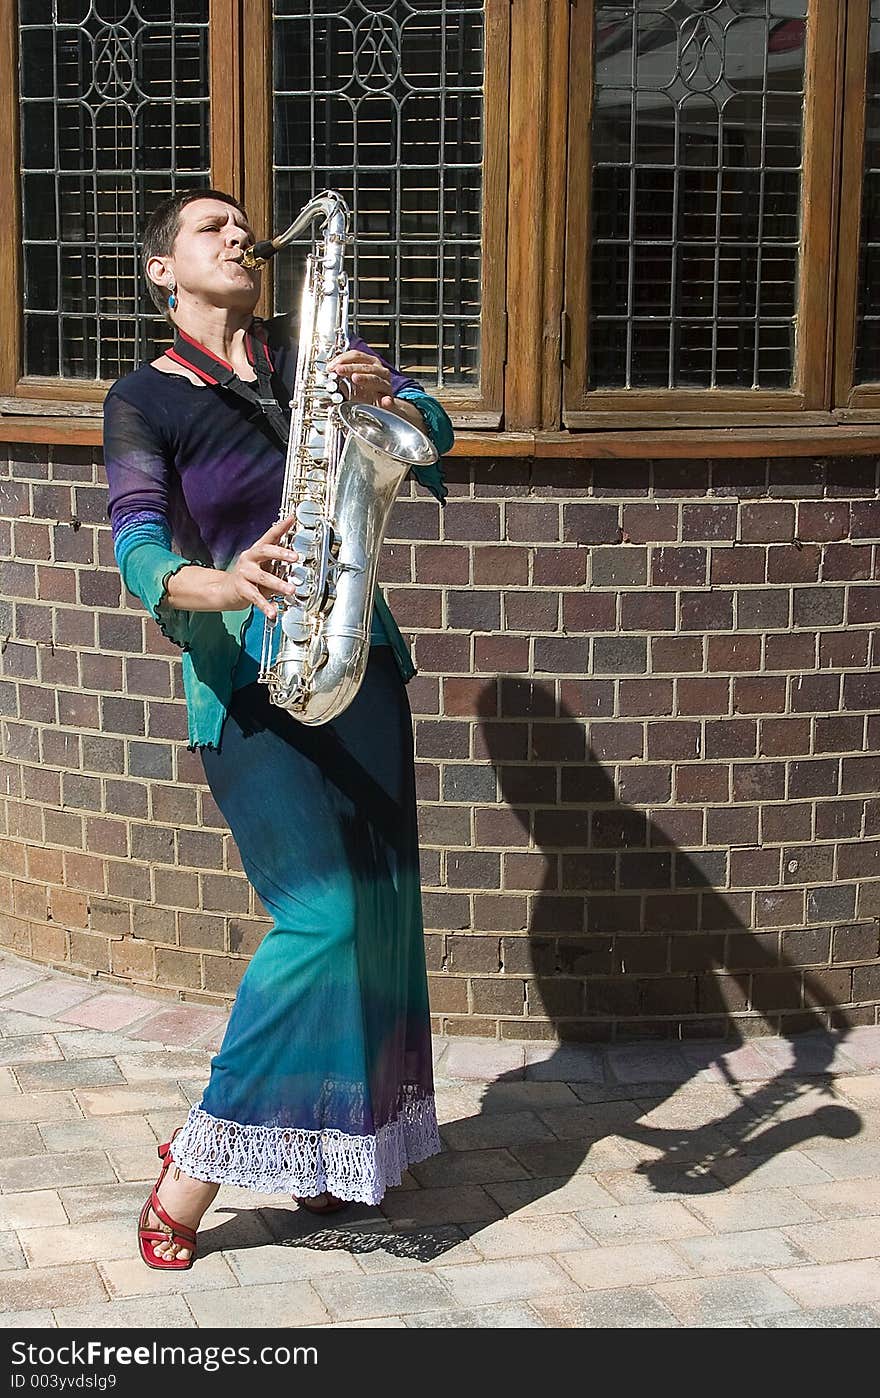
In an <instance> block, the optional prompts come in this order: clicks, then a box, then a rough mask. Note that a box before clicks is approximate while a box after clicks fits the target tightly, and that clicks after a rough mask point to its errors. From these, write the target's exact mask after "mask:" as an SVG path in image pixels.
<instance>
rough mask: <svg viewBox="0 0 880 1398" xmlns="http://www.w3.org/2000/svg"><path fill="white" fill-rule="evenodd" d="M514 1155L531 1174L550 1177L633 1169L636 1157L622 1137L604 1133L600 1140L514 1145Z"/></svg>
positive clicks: (512, 1153)
mask: <svg viewBox="0 0 880 1398" xmlns="http://www.w3.org/2000/svg"><path fill="white" fill-rule="evenodd" d="M510 1153H511V1155H513V1156H515V1158H516V1159H517V1160H519V1161H520V1163H521V1164H522V1165H523V1167H524V1168H525V1169H526V1170H527V1171H528V1173H529V1174H530V1175H533V1176H535V1177H537V1178H539V1179H540V1178H546V1177H548V1176H550V1175H595V1174H598V1173H599V1172H600V1171H602V1170H625V1169H631V1168H632V1165H633V1157H632V1154H631V1152H630V1151H629V1150H628V1149H627V1145H626V1143H625V1142H624V1141H623V1140H622V1138H621V1137H619V1136H604V1137H602V1138H601V1139H599V1140H596V1141H589V1142H582V1143H580V1144H578V1143H576V1142H574V1141H547V1142H543V1141H536V1142H534V1143H533V1144H526V1145H519V1146H513V1147H512V1149H511V1152H510Z"/></svg>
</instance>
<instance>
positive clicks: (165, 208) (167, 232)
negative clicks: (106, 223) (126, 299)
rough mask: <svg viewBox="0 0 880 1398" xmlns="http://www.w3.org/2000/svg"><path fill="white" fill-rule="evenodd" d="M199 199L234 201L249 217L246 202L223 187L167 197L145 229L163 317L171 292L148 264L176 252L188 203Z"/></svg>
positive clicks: (153, 288) (145, 255)
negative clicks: (152, 258)
mask: <svg viewBox="0 0 880 1398" xmlns="http://www.w3.org/2000/svg"><path fill="white" fill-rule="evenodd" d="M197 199H219V201H220V203H221V204H231V205H232V207H233V208H234V209H238V212H239V213H240V214H244V216H245V218H247V209H246V208H245V207H244V205H243V204H240V203H239V201H238V200H237V199H235V198H234V197H233V196H232V195H231V194H224V192H223V190H222V189H188V190H187V191H186V193H185V194H173V195H172V196H171V198H170V199H165V200H164V201H163V202H162V203H161V204H160V205H159V207H158V208H157V209H154V211H153V213H152V214H151V215H150V217H149V218H148V220H147V226H146V228H145V229H144V242H143V248H142V250H141V262H142V265H143V269H144V276H145V277H146V279H147V288H148V290H149V293H150V296H151V298H152V301H153V304H154V305H155V306H156V307H157V308H158V309H159V310H160V311H161V312H162V314H163V316H167V315H168V297H169V294H170V293H169V292H168V289H167V288H166V287H164V286H160V285H159V284H158V283H157V282H154V281H153V279H152V277H150V276H148V275H147V263H148V262H149V260H150V258H151V257H166V256H167V255H168V254H169V253H171V252H173V251H174V240H175V238H176V237H177V235H178V233H179V232H180V214H181V210H183V209H185V208H186V206H187V204H194V203H195V201H196V200H197Z"/></svg>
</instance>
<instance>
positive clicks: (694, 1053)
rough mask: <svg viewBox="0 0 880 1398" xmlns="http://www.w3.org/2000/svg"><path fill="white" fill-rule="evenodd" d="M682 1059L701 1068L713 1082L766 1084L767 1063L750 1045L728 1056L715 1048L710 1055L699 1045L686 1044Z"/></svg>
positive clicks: (734, 1050)
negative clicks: (764, 1082)
mask: <svg viewBox="0 0 880 1398" xmlns="http://www.w3.org/2000/svg"><path fill="white" fill-rule="evenodd" d="M681 1053H682V1055H683V1057H684V1058H685V1059H686V1060H687V1061H688V1062H689V1063H691V1064H692V1065H693V1067H694V1068H699V1071H700V1076H701V1077H703V1078H706V1079H708V1080H709V1081H714V1082H723V1083H730V1082H731V1080H732V1081H734V1082H763V1081H765V1080H766V1078H767V1077H768V1076H772V1074H769V1073H768V1068H767V1060H766V1058H762V1057H761V1055H760V1054H759V1053H758V1051H757V1049H756V1048H754V1047H753V1046H752V1045H751V1044H743V1045H742V1046H741V1047H740V1048H735V1049H731V1050H728V1051H727V1052H725V1051H724V1050H723V1049H722V1048H721V1047H720V1046H717V1045H716V1046H715V1047H714V1049H711V1050H710V1051H709V1052H708V1053H707V1051H706V1049H705V1048H704V1047H701V1046H698V1045H696V1044H684V1045H682V1048H681Z"/></svg>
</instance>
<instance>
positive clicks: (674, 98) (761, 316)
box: [589, 0, 880, 389]
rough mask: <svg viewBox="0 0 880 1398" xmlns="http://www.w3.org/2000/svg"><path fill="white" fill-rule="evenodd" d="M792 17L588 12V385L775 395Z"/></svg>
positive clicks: (708, 0)
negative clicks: (591, 26) (591, 41)
mask: <svg viewBox="0 0 880 1398" xmlns="http://www.w3.org/2000/svg"><path fill="white" fill-rule="evenodd" d="M805 18H806V3H805V0H702V3H701V2H700V0H667V2H666V3H663V0H630V3H628V4H621V5H610V4H597V6H596V18H595V26H596V27H595V39H596V67H595V103H594V114H593V128H592V198H591V207H592V254H591V256H592V262H591V291H590V351H589V384H590V387H591V388H643V389H650V388H779V389H785V388H790V387H791V383H792V376H793V370H794V328H795V315H796V303H797V268H798V247H799V239H800V201H801V159H802V128H803V106H804V41H805ZM878 163H880V158H878Z"/></svg>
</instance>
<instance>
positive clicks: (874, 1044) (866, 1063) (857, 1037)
mask: <svg viewBox="0 0 880 1398" xmlns="http://www.w3.org/2000/svg"><path fill="white" fill-rule="evenodd" d="M845 1051H846V1056H847V1058H849V1059H851V1060H852V1061H853V1063H855V1064H856V1067H857V1069H858V1068H880V1027H875V1026H869V1025H864V1026H860V1027H859V1028H857V1029H851V1030H850V1031H849V1034H848V1035H847V1037H846V1045H845Z"/></svg>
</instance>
